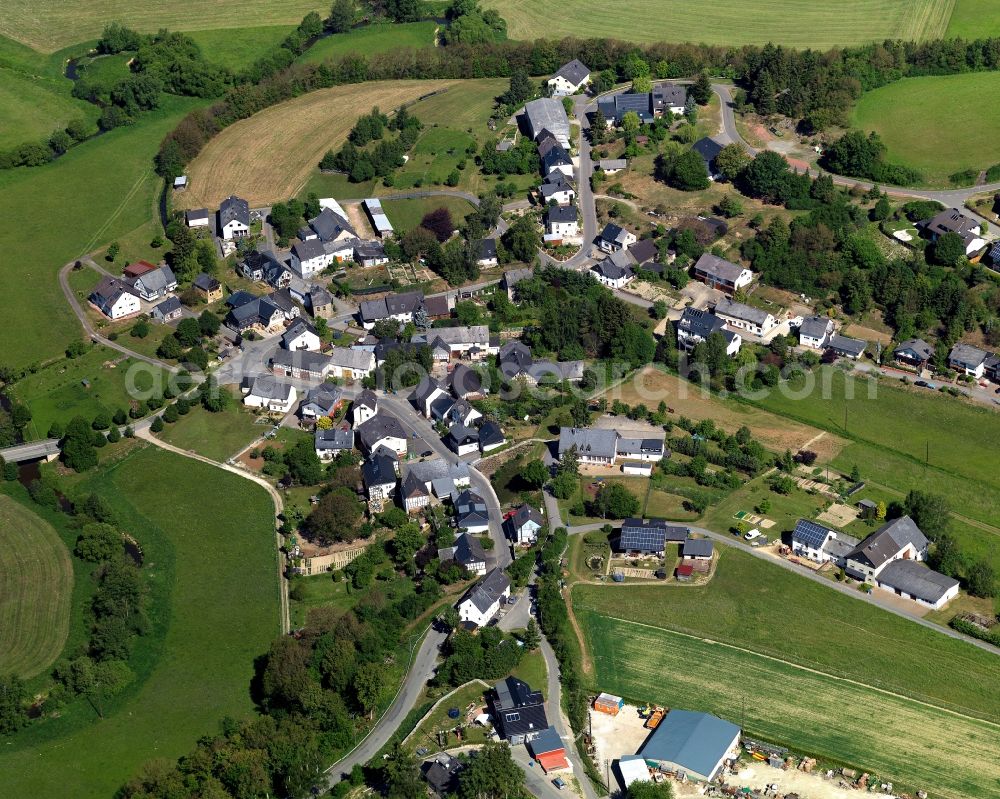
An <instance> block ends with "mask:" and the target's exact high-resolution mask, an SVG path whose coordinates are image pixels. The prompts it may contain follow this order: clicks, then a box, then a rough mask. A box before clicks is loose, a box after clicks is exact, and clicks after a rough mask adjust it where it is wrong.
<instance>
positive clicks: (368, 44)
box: [299, 22, 437, 64]
mask: <svg viewBox="0 0 1000 799" xmlns="http://www.w3.org/2000/svg"><path fill="white" fill-rule="evenodd" d="M436 28H437V24H436V23H434V22H407V23H404V24H401V25H369V26H366V27H363V28H355V29H354V30H352V31H349V32H347V33H335V34H332V35H330V36H326V37H324V38H322V39H320V40H319V41H318V42H316V44H314V45H313V46H312V47H310V48H309V49H308V50H306V52H304V53H303V54H302V55H301V56H299V61H302V62H304V63H307V64H317V63H319V62H320V61H326V59H328V58H340V57H341V56H345V55H347V54H348V53H363V54H364V55H372V54H374V53H384V52H386V51H389V50H399V49H401V48H404V47H413V48H419V47H432V46H433V45H434V31H435V29H436Z"/></svg>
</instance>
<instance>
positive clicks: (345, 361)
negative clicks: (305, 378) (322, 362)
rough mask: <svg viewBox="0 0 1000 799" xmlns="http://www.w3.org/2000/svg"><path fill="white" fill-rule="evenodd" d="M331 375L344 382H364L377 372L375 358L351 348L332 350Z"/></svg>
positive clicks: (335, 348)
mask: <svg viewBox="0 0 1000 799" xmlns="http://www.w3.org/2000/svg"><path fill="white" fill-rule="evenodd" d="M329 355H330V374H331V375H332V376H333V377H338V378H343V379H344V380H364V379H365V378H366V377H370V376H371V374H372V372H374V371H375V356H374V355H373V354H372V353H370V352H364V351H363V350H355V349H351V348H349V347H331V348H330V352H329Z"/></svg>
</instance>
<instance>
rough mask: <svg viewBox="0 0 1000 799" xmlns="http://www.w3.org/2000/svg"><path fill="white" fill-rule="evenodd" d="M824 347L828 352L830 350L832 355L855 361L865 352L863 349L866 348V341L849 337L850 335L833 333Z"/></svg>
mask: <svg viewBox="0 0 1000 799" xmlns="http://www.w3.org/2000/svg"><path fill="white" fill-rule="evenodd" d="M826 348H827V351H828V352H832V353H833V354H834V355H839V356H840V357H842V358H850V359H851V360H852V361H856V360H858V358H860V357H861V356H862V355H864V354H865V350H866V349H868V342H867V341H862V340H861V339H859V338H851V337H850V336H842V335H840V333H834V334H833V335H832V336H830V341H829V342H828V343H827V345H826Z"/></svg>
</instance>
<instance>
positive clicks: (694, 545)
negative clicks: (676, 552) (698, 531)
mask: <svg viewBox="0 0 1000 799" xmlns="http://www.w3.org/2000/svg"><path fill="white" fill-rule="evenodd" d="M714 551H715V547H714V546H712V542H711V541H710V540H709V539H707V538H685V539H684V543H683V544H682V545H681V555H683V556H684V557H685V558H710V557H712V553H713V552H714Z"/></svg>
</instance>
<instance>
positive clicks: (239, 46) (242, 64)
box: [175, 9, 304, 72]
mask: <svg viewBox="0 0 1000 799" xmlns="http://www.w3.org/2000/svg"><path fill="white" fill-rule="evenodd" d="M254 12H255V16H254V20H255V19H256V12H257V9H255V10H254ZM303 16H304V15H303ZM248 21H251V20H248ZM296 22H298V20H296ZM293 27H294V26H291V25H262V26H259V27H254V28H213V29H209V30H202V31H188V32H187V33H188V35H189V36H190V37H191V38H192V39H194V40H195V42H196V43H197V44H198V46H199V47H200V48H201V52H202V53H203V54H204V56H205V58H206V59H208V60H209V61H210V62H211V63H213V64H218V65H219V66H220V67H226V68H228V69H231V70H233V71H234V72H238V71H239V70H241V69H244V68H246V67H248V66H250V65H251V64H252V63H253V62H254V61H256V60H257V59H258V58H260V57H262V56H265V55H267V54H268V53H269V52H271V50H273V49H274V48H276V47H277V46H278V45H279V44H281V42H282V40H283V39H284V38H285V37H286V36H287V35H288V34H289V33H291V31H292V30H293ZM175 30H176V28H175Z"/></svg>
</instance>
